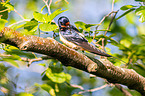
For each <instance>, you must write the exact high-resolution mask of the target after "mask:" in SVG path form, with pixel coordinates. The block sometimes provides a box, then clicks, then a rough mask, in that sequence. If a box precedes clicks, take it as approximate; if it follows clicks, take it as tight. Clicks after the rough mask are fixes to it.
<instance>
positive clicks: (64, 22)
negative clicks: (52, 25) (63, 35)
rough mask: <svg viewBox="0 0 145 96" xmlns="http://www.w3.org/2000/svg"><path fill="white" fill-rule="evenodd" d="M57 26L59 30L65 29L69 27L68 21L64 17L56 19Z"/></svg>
mask: <svg viewBox="0 0 145 96" xmlns="http://www.w3.org/2000/svg"><path fill="white" fill-rule="evenodd" d="M58 25H59V27H60V28H67V27H69V26H70V23H69V19H68V18H67V17H65V16H62V17H60V18H59V19H58Z"/></svg>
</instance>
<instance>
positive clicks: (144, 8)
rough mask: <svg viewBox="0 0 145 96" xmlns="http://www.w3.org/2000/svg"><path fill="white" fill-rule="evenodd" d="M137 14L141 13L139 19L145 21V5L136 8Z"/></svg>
mask: <svg viewBox="0 0 145 96" xmlns="http://www.w3.org/2000/svg"><path fill="white" fill-rule="evenodd" d="M135 13H136V15H139V16H140V18H139V21H140V22H142V23H143V22H145V6H140V7H139V8H137V9H136V11H135Z"/></svg>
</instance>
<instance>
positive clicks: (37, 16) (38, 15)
mask: <svg viewBox="0 0 145 96" xmlns="http://www.w3.org/2000/svg"><path fill="white" fill-rule="evenodd" d="M33 16H34V19H35V20H37V21H40V22H44V23H48V22H49V18H48V14H42V13H39V12H36V11H35V12H34V13H33Z"/></svg>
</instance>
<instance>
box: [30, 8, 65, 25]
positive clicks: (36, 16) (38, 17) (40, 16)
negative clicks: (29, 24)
mask: <svg viewBox="0 0 145 96" xmlns="http://www.w3.org/2000/svg"><path fill="white" fill-rule="evenodd" d="M65 11H66V10H61V9H57V10H56V11H54V12H53V13H52V14H50V15H48V14H42V13H39V12H36V11H35V12H34V13H33V16H34V19H35V20H37V21H40V22H44V23H48V22H51V21H52V20H53V19H54V18H55V17H56V16H57V15H59V14H60V13H62V12H65Z"/></svg>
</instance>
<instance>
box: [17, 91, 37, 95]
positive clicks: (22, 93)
mask: <svg viewBox="0 0 145 96" xmlns="http://www.w3.org/2000/svg"><path fill="white" fill-rule="evenodd" d="M16 96H34V95H32V94H31V93H25V92H21V93H19V94H16Z"/></svg>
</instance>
